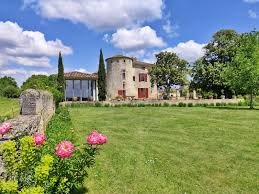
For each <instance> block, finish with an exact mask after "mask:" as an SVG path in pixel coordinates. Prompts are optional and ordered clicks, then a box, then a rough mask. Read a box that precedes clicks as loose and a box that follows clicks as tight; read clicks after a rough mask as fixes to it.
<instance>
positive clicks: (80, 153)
mask: <svg viewBox="0 0 259 194" xmlns="http://www.w3.org/2000/svg"><path fill="white" fill-rule="evenodd" d="M72 130H73V129H71V120H70V116H69V112H68V111H67V109H58V111H57V114H56V115H55V116H54V117H53V119H52V120H51V122H50V124H49V125H48V129H47V134H46V135H47V141H46V142H44V141H45V139H41V140H42V141H39V140H37V139H35V136H33V137H32V136H25V137H23V138H21V139H19V140H16V141H14V140H9V141H6V142H4V143H3V144H1V146H0V154H1V155H2V156H3V164H4V167H5V172H4V174H3V175H2V179H1V181H0V193H14V194H16V193H23V194H31V193H33V194H44V193H47V194H52V193H57V194H58V193H71V192H72V191H75V190H77V189H78V188H80V187H81V185H82V183H83V182H84V178H85V177H86V175H87V167H90V166H91V165H93V163H94V158H95V154H96V153H97V152H98V149H97V144H99V145H100V144H104V143H105V142H106V137H105V136H104V135H102V134H99V133H97V132H93V133H91V134H90V135H89V136H88V139H87V144H84V145H80V146H79V147H78V148H76V149H75V148H74V146H73V144H72V142H75V141H74V140H73V136H72V135H71V133H73V131H72ZM37 135H40V134H37ZM93 135H95V136H97V135H98V138H97V139H98V142H93V141H92V140H91V139H89V138H91V137H90V136H93ZM41 137H44V135H41ZM101 137H102V139H101ZM104 137H105V141H103V140H104ZM64 139H66V140H71V142H69V143H70V146H71V147H70V148H69V149H70V150H68V147H66V149H60V148H59V147H58V146H63V144H65V142H68V141H62V140H64ZM90 140H91V142H90ZM101 140H102V141H101ZM60 141H62V142H61V143H60ZM57 144H58V146H57ZM93 144H94V145H93ZM68 151H69V153H68ZM62 154H63V155H62Z"/></svg>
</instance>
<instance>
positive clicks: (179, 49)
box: [143, 40, 206, 63]
mask: <svg viewBox="0 0 259 194" xmlns="http://www.w3.org/2000/svg"><path fill="white" fill-rule="evenodd" d="M205 45H206V44H199V43H196V42H195V41H194V40H189V41H187V42H181V43H179V44H177V45H176V46H175V47H169V48H166V49H164V50H162V51H167V52H174V53H176V54H177V55H178V56H179V57H181V58H182V59H185V60H186V61H188V62H189V63H193V62H195V61H196V60H197V59H199V58H200V57H202V56H203V55H204V54H205V50H204V49H203V47H204V46H205ZM162 51H161V50H160V51H158V50H155V51H153V52H148V53H145V58H144V59H143V61H144V62H148V63H154V62H155V61H156V57H155V55H156V54H158V53H159V52H162Z"/></svg>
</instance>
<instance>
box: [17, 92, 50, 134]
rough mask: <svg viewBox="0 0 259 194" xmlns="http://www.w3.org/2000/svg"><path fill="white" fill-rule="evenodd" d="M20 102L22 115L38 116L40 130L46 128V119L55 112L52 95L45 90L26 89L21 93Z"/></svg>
mask: <svg viewBox="0 0 259 194" xmlns="http://www.w3.org/2000/svg"><path fill="white" fill-rule="evenodd" d="M20 103H21V115H22V116H31V115H38V116H40V125H39V130H40V131H42V130H43V129H45V128H46V126H47V123H48V121H49V120H50V119H51V117H52V115H53V114H54V112H55V103H54V99H53V95H52V94H51V93H49V92H47V91H42V90H33V89H29V90H26V91H24V92H22V93H21V96H20Z"/></svg>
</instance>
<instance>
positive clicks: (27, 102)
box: [0, 89, 55, 175]
mask: <svg viewBox="0 0 259 194" xmlns="http://www.w3.org/2000/svg"><path fill="white" fill-rule="evenodd" d="M20 106H21V110H20V115H19V116H18V117H16V118H14V119H10V120H8V121H6V122H8V123H11V124H12V126H13V129H12V130H11V131H10V132H9V133H7V134H5V135H3V136H2V137H1V138H0V145H1V144H2V143H4V142H5V141H8V140H12V139H16V138H19V137H23V136H26V135H33V134H35V133H37V132H42V133H44V129H45V128H46V126H47V124H48V122H49V120H50V119H51V117H52V115H53V114H54V113H55V102H54V100H53V95H52V94H51V93H49V92H46V91H40V90H32V89H29V90H26V91H24V92H22V94H21V96H20ZM0 124H1V123H0ZM3 172H4V168H3V166H2V157H1V155H0V175H1V174H2V173H3Z"/></svg>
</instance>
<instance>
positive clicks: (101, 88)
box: [98, 49, 106, 101]
mask: <svg viewBox="0 0 259 194" xmlns="http://www.w3.org/2000/svg"><path fill="white" fill-rule="evenodd" d="M98 97H99V100H100V101H105V100H106V72H105V65H104V59H103V52H102V49H101V50H100V57H99V68H98Z"/></svg>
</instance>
